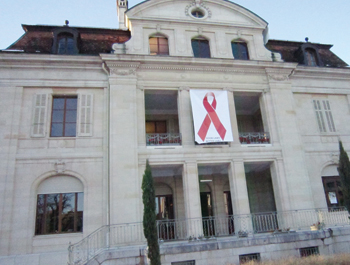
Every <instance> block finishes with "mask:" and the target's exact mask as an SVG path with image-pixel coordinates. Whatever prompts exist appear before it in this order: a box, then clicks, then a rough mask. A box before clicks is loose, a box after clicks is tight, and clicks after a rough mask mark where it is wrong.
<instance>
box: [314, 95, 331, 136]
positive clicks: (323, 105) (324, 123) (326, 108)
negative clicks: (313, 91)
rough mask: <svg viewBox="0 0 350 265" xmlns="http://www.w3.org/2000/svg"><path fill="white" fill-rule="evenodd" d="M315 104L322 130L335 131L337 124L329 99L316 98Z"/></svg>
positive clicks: (319, 125)
mask: <svg viewBox="0 0 350 265" xmlns="http://www.w3.org/2000/svg"><path fill="white" fill-rule="evenodd" d="M313 104H314V109H315V112H316V118H317V123H318V127H319V129H320V132H327V131H328V132H335V126H334V121H333V116H332V112H331V107H330V104H329V101H328V100H314V101H313Z"/></svg>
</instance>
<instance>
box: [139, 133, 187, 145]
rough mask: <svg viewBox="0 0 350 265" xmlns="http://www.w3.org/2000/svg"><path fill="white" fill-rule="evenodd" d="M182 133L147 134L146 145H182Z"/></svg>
mask: <svg viewBox="0 0 350 265" xmlns="http://www.w3.org/2000/svg"><path fill="white" fill-rule="evenodd" d="M181 142H182V139H181V133H147V134H146V145H148V146H152V145H181Z"/></svg>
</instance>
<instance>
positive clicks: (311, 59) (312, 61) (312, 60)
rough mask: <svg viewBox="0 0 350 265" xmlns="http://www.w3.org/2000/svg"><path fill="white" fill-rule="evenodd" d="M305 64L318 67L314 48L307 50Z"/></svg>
mask: <svg viewBox="0 0 350 265" xmlns="http://www.w3.org/2000/svg"><path fill="white" fill-rule="evenodd" d="M305 64H306V65H308V66H318V65H319V64H318V61H317V54H316V51H315V50H314V49H312V48H307V49H305Z"/></svg>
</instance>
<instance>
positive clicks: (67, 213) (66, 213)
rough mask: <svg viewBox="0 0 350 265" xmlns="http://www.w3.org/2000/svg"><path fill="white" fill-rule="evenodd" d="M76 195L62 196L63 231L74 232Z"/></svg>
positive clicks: (66, 194) (67, 194)
mask: <svg viewBox="0 0 350 265" xmlns="http://www.w3.org/2000/svg"><path fill="white" fill-rule="evenodd" d="M74 213H75V193H65V194H62V216H61V218H62V231H61V232H74V215H75V214H74Z"/></svg>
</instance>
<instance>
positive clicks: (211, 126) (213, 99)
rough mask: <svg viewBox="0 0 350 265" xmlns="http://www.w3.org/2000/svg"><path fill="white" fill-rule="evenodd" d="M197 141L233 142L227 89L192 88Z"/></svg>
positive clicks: (201, 142)
mask: <svg viewBox="0 0 350 265" xmlns="http://www.w3.org/2000/svg"><path fill="white" fill-rule="evenodd" d="M190 95H191V104H192V114H193V123H194V131H195V141H196V142H197V143H199V144H203V143H219V142H233V136H232V129H231V120H230V111H229V107H228V97H227V91H216V90H190Z"/></svg>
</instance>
